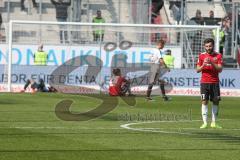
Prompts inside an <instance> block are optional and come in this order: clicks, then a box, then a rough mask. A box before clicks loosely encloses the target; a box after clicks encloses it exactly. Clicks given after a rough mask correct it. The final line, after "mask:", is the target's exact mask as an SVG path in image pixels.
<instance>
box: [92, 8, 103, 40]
mask: <svg viewBox="0 0 240 160" xmlns="http://www.w3.org/2000/svg"><path fill="white" fill-rule="evenodd" d="M92 22H93V23H105V19H104V18H103V17H102V12H101V11H100V10H97V16H96V17H94V18H93V20H92ZM96 28H98V27H96ZM103 38H104V30H103V29H94V31H93V41H103Z"/></svg>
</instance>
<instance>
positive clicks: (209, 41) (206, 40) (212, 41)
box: [203, 38, 214, 46]
mask: <svg viewBox="0 0 240 160" xmlns="http://www.w3.org/2000/svg"><path fill="white" fill-rule="evenodd" d="M203 43H204V44H207V43H212V44H213V46H214V40H213V39H212V38H207V39H205V40H204V42H203Z"/></svg>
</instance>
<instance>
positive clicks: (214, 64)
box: [210, 60, 222, 72]
mask: <svg viewBox="0 0 240 160" xmlns="http://www.w3.org/2000/svg"><path fill="white" fill-rule="evenodd" d="M210 64H211V65H212V66H213V67H214V68H215V69H216V70H217V71H218V72H222V65H221V64H216V63H214V62H212V61H211V60H210Z"/></svg>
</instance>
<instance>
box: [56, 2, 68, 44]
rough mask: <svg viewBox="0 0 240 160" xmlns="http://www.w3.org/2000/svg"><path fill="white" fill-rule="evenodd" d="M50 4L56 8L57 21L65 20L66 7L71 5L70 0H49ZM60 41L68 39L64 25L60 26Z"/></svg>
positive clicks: (66, 15) (66, 16) (66, 14)
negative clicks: (65, 0)
mask: <svg viewBox="0 0 240 160" xmlns="http://www.w3.org/2000/svg"><path fill="white" fill-rule="evenodd" d="M51 2H52V4H53V5H55V8H56V19H57V21H58V22H66V21H67V18H68V7H69V6H70V5H71V0H69V1H68V2H64V1H63V0H58V1H56V0H51ZM59 36H60V42H61V43H64V42H66V41H68V34H67V31H66V27H65V26H60V33H59Z"/></svg>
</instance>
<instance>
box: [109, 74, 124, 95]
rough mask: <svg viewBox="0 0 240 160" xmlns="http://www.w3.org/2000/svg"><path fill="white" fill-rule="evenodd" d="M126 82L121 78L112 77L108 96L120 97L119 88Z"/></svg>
mask: <svg viewBox="0 0 240 160" xmlns="http://www.w3.org/2000/svg"><path fill="white" fill-rule="evenodd" d="M126 81H127V80H126V79H125V78H124V77H121V76H115V77H112V78H111V80H110V85H109V94H110V95H111V96H120V95H121V87H122V85H123V84H124V83H125V82H126Z"/></svg>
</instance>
